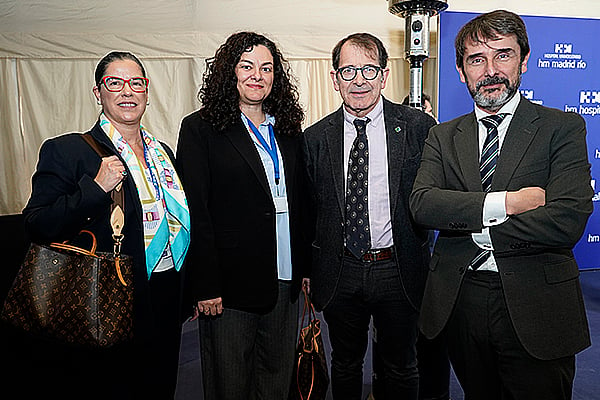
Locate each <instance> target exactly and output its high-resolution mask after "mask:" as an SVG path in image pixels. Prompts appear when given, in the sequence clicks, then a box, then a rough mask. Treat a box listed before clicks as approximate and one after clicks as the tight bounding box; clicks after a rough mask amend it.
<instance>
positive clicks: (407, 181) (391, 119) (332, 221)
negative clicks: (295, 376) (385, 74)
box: [304, 99, 435, 309]
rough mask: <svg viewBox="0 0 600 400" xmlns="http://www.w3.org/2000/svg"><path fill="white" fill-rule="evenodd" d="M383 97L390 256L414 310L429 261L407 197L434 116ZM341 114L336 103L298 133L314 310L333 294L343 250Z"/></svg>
mask: <svg viewBox="0 0 600 400" xmlns="http://www.w3.org/2000/svg"><path fill="white" fill-rule="evenodd" d="M383 102H384V103H383V112H384V120H385V129H386V134H387V152H388V154H387V157H388V168H389V171H388V180H389V190H390V193H389V196H390V208H391V210H390V213H391V218H392V231H393V237H394V247H395V250H396V251H395V255H396V261H397V265H398V269H399V275H400V279H401V280H402V285H403V287H404V291H405V293H406V295H407V297H408V299H409V301H410V302H411V303H412V304H413V306H414V307H415V308H417V309H418V307H419V306H420V304H421V297H422V294H423V286H424V283H425V278H426V275H427V263H428V262H429V247H428V241H427V236H428V235H427V231H425V230H423V229H421V228H419V227H417V226H415V224H413V221H412V217H411V215H410V212H409V208H408V196H409V194H410V191H411V189H412V185H413V181H414V178H415V175H416V172H417V168H418V166H419V162H420V160H421V150H422V148H423V143H424V141H425V137H426V135H427V132H428V130H429V128H430V127H431V126H433V125H435V121H434V119H433V118H431V117H429V116H428V115H426V114H425V113H423V112H421V111H419V110H416V109H413V108H410V107H406V106H402V105H399V104H395V103H392V102H390V101H388V100H386V99H383ZM343 118H344V117H343V111H342V108H340V109H338V110H337V111H336V112H334V113H332V114H330V115H328V116H326V117H325V118H323V119H322V120H320V121H319V122H317V123H316V124H314V125H312V126H311V127H309V128H308V129H306V131H305V133H304V155H305V163H306V168H307V171H308V177H309V181H310V183H311V188H312V190H311V192H312V199H313V207H312V208H311V209H312V210H313V211H314V213H315V215H314V218H313V219H314V224H313V236H314V241H313V244H312V252H313V263H312V271H311V275H310V277H311V295H312V298H313V300H314V303H315V305H316V306H317V307H318V308H319V309H321V308H325V307H326V306H327V304H328V303H329V302H330V301H331V299H332V297H333V295H334V294H335V290H336V286H337V282H338V279H339V277H340V273H341V269H342V258H343V254H344V208H345V207H344V203H345V200H344V199H345V195H344V180H345V177H344V165H343V159H344V158H343V146H344V139H343V135H344V121H343ZM373 156H374V155H373V154H371V157H373Z"/></svg>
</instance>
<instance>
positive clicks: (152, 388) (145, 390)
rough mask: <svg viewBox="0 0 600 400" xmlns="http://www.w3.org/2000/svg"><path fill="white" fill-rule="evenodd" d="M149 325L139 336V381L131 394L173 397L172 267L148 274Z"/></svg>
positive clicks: (176, 278)
mask: <svg viewBox="0 0 600 400" xmlns="http://www.w3.org/2000/svg"><path fill="white" fill-rule="evenodd" d="M149 285H150V308H151V318H152V321H151V324H150V326H151V328H149V330H150V332H145V333H144V335H143V337H141V338H139V341H138V346H137V349H136V350H137V353H138V357H139V360H140V363H139V365H141V366H143V368H141V369H139V368H138V371H141V372H140V374H139V381H140V382H141V383H140V384H139V385H138V386H139V387H138V388H136V391H135V393H136V395H135V398H139V399H144V398H156V399H158V398H161V399H172V398H174V397H175V389H176V387H177V374H178V372H179V347H180V343H181V325H182V324H181V318H180V310H181V303H180V293H181V292H180V287H181V275H180V274H179V272H177V271H176V270H175V269H170V270H168V271H164V272H155V273H153V274H152V275H151V276H150V282H149Z"/></svg>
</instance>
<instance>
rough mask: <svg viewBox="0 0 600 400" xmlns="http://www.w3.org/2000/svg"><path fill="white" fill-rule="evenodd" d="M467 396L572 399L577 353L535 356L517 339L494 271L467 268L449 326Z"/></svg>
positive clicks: (450, 344) (489, 399) (477, 398)
mask: <svg viewBox="0 0 600 400" xmlns="http://www.w3.org/2000/svg"><path fill="white" fill-rule="evenodd" d="M447 329H448V331H447V338H448V352H449V355H450V360H451V362H452V366H453V367H454V371H455V373H456V376H457V378H458V380H459V382H460V384H461V386H462V388H463V390H464V392H465V400H496V399H498V400H530V399H544V400H565V399H570V398H571V393H572V387H573V379H574V377H575V356H571V357H565V358H560V359H556V360H538V359H535V358H533V357H532V356H530V355H529V353H527V352H526V351H525V349H524V348H523V346H522V345H521V343H520V342H519V339H518V338H517V335H516V333H515V330H514V328H513V326H512V322H511V320H510V317H509V315H508V310H507V308H506V303H505V301H504V294H503V291H502V284H501V282H500V277H499V275H498V273H495V272H489V271H478V272H472V271H470V272H467V275H466V276H465V280H464V282H463V285H462V288H461V292H460V295H459V298H458V301H457V303H456V307H455V310H454V313H453V315H452V317H451V319H450V321H449V324H448V327H447Z"/></svg>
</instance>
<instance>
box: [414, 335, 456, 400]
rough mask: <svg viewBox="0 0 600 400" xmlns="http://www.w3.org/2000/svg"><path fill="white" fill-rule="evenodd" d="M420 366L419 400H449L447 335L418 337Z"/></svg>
mask: <svg viewBox="0 0 600 400" xmlns="http://www.w3.org/2000/svg"><path fill="white" fill-rule="evenodd" d="M417 360H418V367H419V400H448V399H449V398H450V360H449V359H448V350H447V348H446V337H445V336H444V335H439V336H438V337H436V338H434V339H427V338H426V337H425V336H424V335H422V334H419V338H418V339H417Z"/></svg>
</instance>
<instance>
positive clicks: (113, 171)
mask: <svg viewBox="0 0 600 400" xmlns="http://www.w3.org/2000/svg"><path fill="white" fill-rule="evenodd" d="M126 176H127V170H126V169H125V165H123V163H122V162H121V160H120V159H119V157H117V156H110V157H104V158H102V164H100V169H99V170H98V174H97V175H96V177H95V178H94V181H95V182H96V183H97V184H98V185H99V186H100V187H101V188H102V190H104V191H105V192H106V193H108V192H110V191H111V190H113V189H114V188H115V187H116V186H117V185H118V184H119V182H121V181H122V180H123V179H125V177H126Z"/></svg>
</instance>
